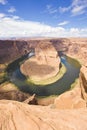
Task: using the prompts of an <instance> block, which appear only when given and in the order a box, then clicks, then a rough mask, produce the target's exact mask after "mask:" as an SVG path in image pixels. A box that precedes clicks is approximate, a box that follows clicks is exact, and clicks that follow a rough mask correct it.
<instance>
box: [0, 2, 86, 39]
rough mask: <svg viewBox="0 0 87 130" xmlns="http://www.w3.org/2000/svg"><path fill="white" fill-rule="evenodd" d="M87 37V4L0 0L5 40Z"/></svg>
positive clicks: (0, 32) (0, 27) (0, 34)
mask: <svg viewBox="0 0 87 130" xmlns="http://www.w3.org/2000/svg"><path fill="white" fill-rule="evenodd" d="M40 36H45V37H87V0H0V38H2V37H40Z"/></svg>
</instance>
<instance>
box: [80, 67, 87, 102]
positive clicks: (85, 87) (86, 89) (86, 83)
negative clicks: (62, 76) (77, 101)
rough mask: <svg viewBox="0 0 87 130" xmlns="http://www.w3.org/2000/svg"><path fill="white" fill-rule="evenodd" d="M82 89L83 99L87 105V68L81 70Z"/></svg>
mask: <svg viewBox="0 0 87 130" xmlns="http://www.w3.org/2000/svg"><path fill="white" fill-rule="evenodd" d="M80 87H81V93H82V97H83V99H84V100H85V101H86V103H87V67H86V66H82V68H81V70H80Z"/></svg>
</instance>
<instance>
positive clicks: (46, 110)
mask: <svg viewBox="0 0 87 130" xmlns="http://www.w3.org/2000/svg"><path fill="white" fill-rule="evenodd" d="M0 130H87V109H78V111H77V110H57V109H52V108H50V107H41V106H32V105H31V106H30V105H27V104H24V103H19V102H15V101H8V100H2V101H0Z"/></svg>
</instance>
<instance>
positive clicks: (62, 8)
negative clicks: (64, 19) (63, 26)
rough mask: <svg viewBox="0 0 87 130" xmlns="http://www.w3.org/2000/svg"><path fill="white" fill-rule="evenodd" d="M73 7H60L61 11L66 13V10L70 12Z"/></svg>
mask: <svg viewBox="0 0 87 130" xmlns="http://www.w3.org/2000/svg"><path fill="white" fill-rule="evenodd" d="M70 9H71V7H70V6H69V7H59V12H60V13H64V12H68V11H69V10H70Z"/></svg>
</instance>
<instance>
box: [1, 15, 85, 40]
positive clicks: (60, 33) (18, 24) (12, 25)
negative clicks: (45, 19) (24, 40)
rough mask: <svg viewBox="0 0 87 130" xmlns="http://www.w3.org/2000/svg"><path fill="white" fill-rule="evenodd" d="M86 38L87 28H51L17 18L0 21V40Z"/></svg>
mask: <svg viewBox="0 0 87 130" xmlns="http://www.w3.org/2000/svg"><path fill="white" fill-rule="evenodd" d="M36 36H38V37H40V36H45V37H77V36H79V37H80V36H81V37H87V28H85V29H78V28H70V29H65V28H63V27H52V26H49V25H46V24H43V23H40V22H33V21H25V20H21V19H20V18H19V17H18V16H12V17H11V16H10V17H6V15H5V16H4V17H2V18H1V19H0V38H6V37H36Z"/></svg>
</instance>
